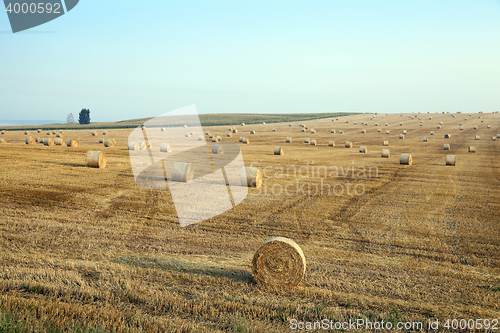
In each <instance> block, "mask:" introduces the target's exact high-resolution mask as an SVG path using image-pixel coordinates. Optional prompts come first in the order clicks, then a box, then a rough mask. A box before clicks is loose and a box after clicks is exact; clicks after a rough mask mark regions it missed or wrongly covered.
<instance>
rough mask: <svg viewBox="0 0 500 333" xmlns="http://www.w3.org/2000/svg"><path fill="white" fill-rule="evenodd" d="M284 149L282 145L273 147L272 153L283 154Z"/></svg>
mask: <svg viewBox="0 0 500 333" xmlns="http://www.w3.org/2000/svg"><path fill="white" fill-rule="evenodd" d="M284 154H285V150H284V149H283V147H274V155H284Z"/></svg>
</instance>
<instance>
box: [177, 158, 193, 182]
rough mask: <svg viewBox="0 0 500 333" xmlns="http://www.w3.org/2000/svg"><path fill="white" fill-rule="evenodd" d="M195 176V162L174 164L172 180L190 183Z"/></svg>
mask: <svg viewBox="0 0 500 333" xmlns="http://www.w3.org/2000/svg"><path fill="white" fill-rule="evenodd" d="M193 178H194V165H193V163H184V162H176V163H174V165H173V166H172V180H173V181H175V182H183V183H189V182H190V181H192V180H193Z"/></svg>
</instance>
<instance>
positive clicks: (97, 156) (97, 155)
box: [85, 151, 106, 168]
mask: <svg viewBox="0 0 500 333" xmlns="http://www.w3.org/2000/svg"><path fill="white" fill-rule="evenodd" d="M85 165H86V166H87V167H89V168H105V167H106V153H105V152H103V151H89V152H88V153H87V158H86V160H85Z"/></svg>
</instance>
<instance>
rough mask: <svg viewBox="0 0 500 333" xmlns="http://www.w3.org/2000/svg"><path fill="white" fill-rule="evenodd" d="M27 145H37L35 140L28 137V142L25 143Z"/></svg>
mask: <svg viewBox="0 0 500 333" xmlns="http://www.w3.org/2000/svg"><path fill="white" fill-rule="evenodd" d="M24 142H25V143H26V144H27V145H32V144H34V143H35V138H33V137H31V136H28V137H27V138H26V140H25V141H24Z"/></svg>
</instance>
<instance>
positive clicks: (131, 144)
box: [128, 142, 140, 150]
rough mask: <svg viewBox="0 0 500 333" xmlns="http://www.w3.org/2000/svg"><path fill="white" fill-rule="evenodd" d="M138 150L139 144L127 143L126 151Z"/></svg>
mask: <svg viewBox="0 0 500 333" xmlns="http://www.w3.org/2000/svg"><path fill="white" fill-rule="evenodd" d="M139 148H140V145H139V142H129V143H128V150H139Z"/></svg>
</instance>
